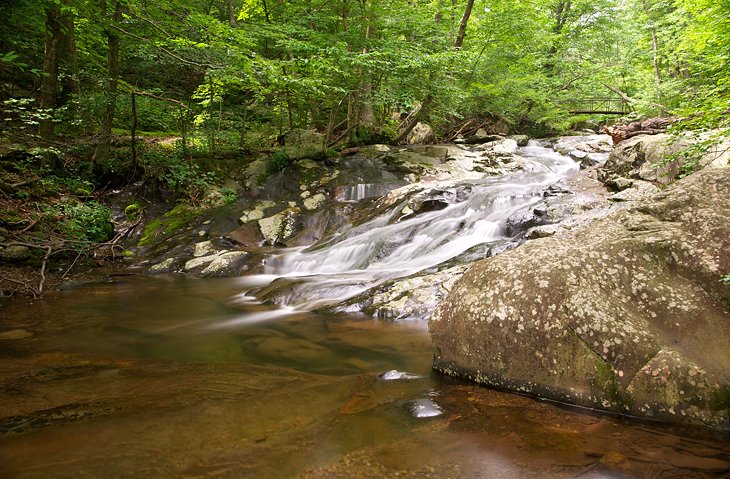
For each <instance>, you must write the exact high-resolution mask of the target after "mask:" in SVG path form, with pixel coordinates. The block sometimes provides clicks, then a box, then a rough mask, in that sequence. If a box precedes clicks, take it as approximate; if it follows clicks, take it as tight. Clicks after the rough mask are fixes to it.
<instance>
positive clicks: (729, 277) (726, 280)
mask: <svg viewBox="0 0 730 479" xmlns="http://www.w3.org/2000/svg"><path fill="white" fill-rule="evenodd" d="M720 282H721V283H724V284H728V285H730V274H726V275H725V276H723V277H722V278H720Z"/></svg>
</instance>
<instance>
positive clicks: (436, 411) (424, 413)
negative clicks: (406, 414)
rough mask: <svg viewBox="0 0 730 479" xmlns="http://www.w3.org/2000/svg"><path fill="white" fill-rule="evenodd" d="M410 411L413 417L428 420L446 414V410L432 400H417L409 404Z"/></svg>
mask: <svg viewBox="0 0 730 479" xmlns="http://www.w3.org/2000/svg"><path fill="white" fill-rule="evenodd" d="M408 410H409V411H410V412H411V414H412V415H413V417H417V418H427V417H436V416H440V415H442V414H443V413H444V410H443V409H442V408H441V406H439V405H438V404H436V403H435V402H434V401H432V400H431V399H416V400H415V401H412V402H410V403H408Z"/></svg>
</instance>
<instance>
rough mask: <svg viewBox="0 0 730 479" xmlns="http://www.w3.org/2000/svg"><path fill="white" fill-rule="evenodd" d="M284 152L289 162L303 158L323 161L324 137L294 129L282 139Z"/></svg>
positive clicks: (314, 132)
mask: <svg viewBox="0 0 730 479" xmlns="http://www.w3.org/2000/svg"><path fill="white" fill-rule="evenodd" d="M284 145H285V146H284V151H285V152H286V154H287V156H288V157H289V159H290V160H291V161H297V160H301V159H304V158H310V159H313V160H320V159H323V158H324V157H325V156H326V155H325V145H324V135H323V134H321V133H317V132H316V131H311V130H302V129H294V130H292V131H290V132H289V133H288V134H287V135H286V138H285V139H284Z"/></svg>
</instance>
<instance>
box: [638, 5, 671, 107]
mask: <svg viewBox="0 0 730 479" xmlns="http://www.w3.org/2000/svg"><path fill="white" fill-rule="evenodd" d="M641 6H642V7H643V9H644V14H645V15H646V18H647V19H648V20H649V23H650V25H651V26H650V27H649V32H650V33H651V53H652V66H653V68H654V83H655V84H656V92H657V103H659V105H661V104H662V103H663V96H664V95H663V94H662V72H661V69H660V68H659V41H658V39H657V32H656V28H655V27H654V25H653V24H651V15H650V14H651V11H650V8H649V5H648V4H647V2H646V0H642V2H641ZM660 114H661V115H662V116H665V115H666V114H667V112H666V111H665V110H664V107H660Z"/></svg>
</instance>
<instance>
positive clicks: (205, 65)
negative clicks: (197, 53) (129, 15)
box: [110, 25, 223, 70]
mask: <svg viewBox="0 0 730 479" xmlns="http://www.w3.org/2000/svg"><path fill="white" fill-rule="evenodd" d="M110 27H111V28H113V29H114V30H116V31H118V32H119V33H122V34H124V35H126V36H128V37H129V38H134V39H135V40H139V41H140V42H144V43H150V41H149V40H148V39H146V38H142V37H140V36H138V35H135V34H134V33H130V32H128V31H126V30H124V29H123V28H121V27H119V26H117V25H110ZM157 48H159V50H160V51H161V52H162V53H164V54H166V55H168V56H170V57H172V58H174V59H175V60H177V61H179V62H180V63H183V64H185V65H191V66H195V67H201V68H211V69H214V70H221V69H222V68H223V67H221V66H220V65H212V64H210V63H198V62H194V61H192V60H187V59H185V58H183V57H181V56H179V55H176V54H174V53H172V52H171V51H170V50H168V49H167V48H165V47H160V46H158V47H157Z"/></svg>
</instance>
